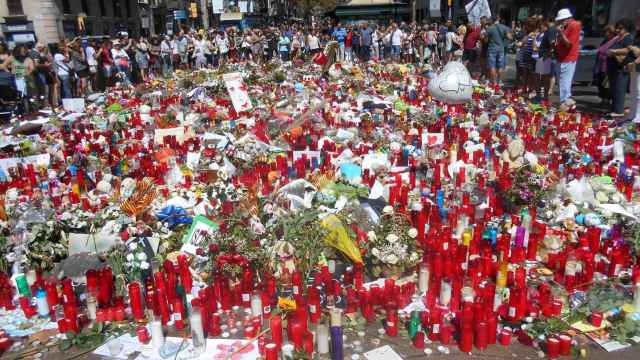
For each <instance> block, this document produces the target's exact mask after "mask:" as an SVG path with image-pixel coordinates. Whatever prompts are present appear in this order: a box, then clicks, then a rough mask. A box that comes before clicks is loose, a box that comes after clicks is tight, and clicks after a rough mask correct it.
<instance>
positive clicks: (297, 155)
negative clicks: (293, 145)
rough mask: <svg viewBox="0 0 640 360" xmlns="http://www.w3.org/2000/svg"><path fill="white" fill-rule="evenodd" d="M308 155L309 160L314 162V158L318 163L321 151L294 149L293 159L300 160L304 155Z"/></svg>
mask: <svg viewBox="0 0 640 360" xmlns="http://www.w3.org/2000/svg"><path fill="white" fill-rule="evenodd" d="M303 155H304V156H306V157H307V160H310V161H311V162H312V163H313V159H316V161H317V162H318V163H320V151H294V152H293V161H298V159H301V158H302V156H303Z"/></svg>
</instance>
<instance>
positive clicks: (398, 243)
mask: <svg viewBox="0 0 640 360" xmlns="http://www.w3.org/2000/svg"><path fill="white" fill-rule="evenodd" d="M382 212H383V213H382V216H381V217H380V223H379V224H378V225H377V226H376V227H375V228H374V230H371V231H369V232H368V233H367V239H368V241H367V242H366V244H364V245H363V246H365V248H366V253H365V262H366V263H367V265H368V266H367V267H368V268H369V269H370V271H371V273H372V275H373V276H374V277H380V276H386V277H399V276H400V275H402V273H403V272H404V271H405V270H406V269H407V268H410V267H413V266H415V265H416V264H417V263H418V262H419V261H420V259H421V258H422V251H421V250H420V249H419V248H418V246H417V242H416V237H417V236H418V230H417V229H415V228H413V227H412V226H411V223H410V222H409V219H408V218H407V216H406V215H404V214H400V213H396V212H395V211H394V209H393V207H391V206H386V207H385V208H384V209H383V211H382Z"/></svg>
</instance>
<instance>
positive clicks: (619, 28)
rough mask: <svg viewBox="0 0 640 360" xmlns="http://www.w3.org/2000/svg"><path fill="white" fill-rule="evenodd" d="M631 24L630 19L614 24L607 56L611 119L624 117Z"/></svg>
mask: <svg viewBox="0 0 640 360" xmlns="http://www.w3.org/2000/svg"><path fill="white" fill-rule="evenodd" d="M633 30H634V29H633V22H632V21H631V20H630V19H620V20H618V21H617V22H616V33H617V37H616V41H615V42H614V43H613V45H611V47H609V50H608V51H607V54H608V55H609V58H608V62H607V63H608V65H607V66H608V70H609V84H610V85H611V102H612V106H611V114H610V115H611V117H613V118H620V117H623V116H624V100H625V96H626V95H627V88H628V87H629V80H630V73H629V69H628V66H627V64H628V63H629V62H631V61H630V59H629V57H628V55H630V54H631V51H630V50H629V47H631V46H632V45H633V37H632V36H631V32H632V31H633Z"/></svg>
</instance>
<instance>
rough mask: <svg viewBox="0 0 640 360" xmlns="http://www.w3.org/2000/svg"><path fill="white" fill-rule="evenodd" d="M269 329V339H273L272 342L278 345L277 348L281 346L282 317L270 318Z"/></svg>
mask: <svg viewBox="0 0 640 360" xmlns="http://www.w3.org/2000/svg"><path fill="white" fill-rule="evenodd" d="M269 328H270V329H271V338H272V339H273V342H275V343H276V344H278V345H277V346H278V348H279V347H280V346H282V317H281V316H280V315H274V316H273V317H271V322H270V323H269ZM267 346H269V345H267Z"/></svg>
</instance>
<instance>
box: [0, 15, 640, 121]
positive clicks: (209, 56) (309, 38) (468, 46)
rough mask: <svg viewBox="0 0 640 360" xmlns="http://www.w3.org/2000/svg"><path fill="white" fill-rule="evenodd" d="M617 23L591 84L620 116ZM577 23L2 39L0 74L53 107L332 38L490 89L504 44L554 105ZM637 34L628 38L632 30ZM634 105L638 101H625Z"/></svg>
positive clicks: (527, 81) (361, 54)
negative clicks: (454, 67)
mask: <svg viewBox="0 0 640 360" xmlns="http://www.w3.org/2000/svg"><path fill="white" fill-rule="evenodd" d="M638 19H639V20H638V21H637V22H636V24H635V25H634V23H633V21H631V20H628V19H623V20H620V21H618V22H617V23H616V24H615V26H609V27H607V28H606V38H605V40H604V41H603V43H602V45H601V46H600V48H599V49H598V56H597V61H596V67H595V69H594V82H595V84H596V85H597V86H598V89H599V94H600V96H601V97H602V99H603V103H606V104H609V106H610V107H611V116H612V117H623V116H624V115H625V114H624V99H625V95H626V93H627V88H628V86H629V83H631V86H630V89H631V92H632V97H633V99H634V100H636V99H637V97H638V92H639V91H638V87H640V80H638V79H639V78H638V75H637V74H638V72H637V71H636V69H637V67H638V66H640V65H638V63H639V62H638V61H639V60H638V59H640V49H639V46H640V35H638V34H640V32H639V31H636V27H637V28H638V29H640V16H639V17H638ZM581 27H582V25H581V23H580V21H578V20H576V19H574V18H573V15H572V14H571V12H570V11H569V10H568V9H562V10H560V11H559V12H558V14H557V16H555V17H553V18H549V19H545V18H544V17H542V16H532V17H530V18H528V19H527V20H525V21H522V22H518V23H515V22H514V23H512V24H511V26H507V25H505V24H502V23H501V22H500V20H499V19H490V18H484V17H483V18H482V19H481V20H480V23H479V24H472V23H467V24H458V25H457V26H456V25H454V23H453V22H452V21H451V20H447V21H444V22H431V23H425V24H416V23H411V24H407V23H404V22H402V23H390V24H389V25H387V26H385V25H382V24H372V23H369V22H366V21H363V22H360V23H357V24H348V25H343V24H341V23H335V24H331V23H329V22H324V23H321V24H315V25H314V26H309V25H301V24H296V23H294V24H289V25H282V26H280V27H263V28H252V29H245V30H242V31H240V30H238V29H236V28H233V27H232V28H228V29H225V30H216V29H208V30H204V29H201V30H199V31H195V30H190V31H189V30H187V29H184V31H180V32H179V33H177V34H175V35H174V36H168V35H167V36H151V37H149V38H145V37H140V38H137V39H134V38H131V37H129V36H128V34H126V33H122V34H120V35H119V36H118V37H117V38H113V39H108V38H106V39H104V40H102V41H97V40H92V41H88V42H83V41H82V39H81V38H76V39H74V40H72V41H61V42H60V43H59V44H57V46H52V47H48V46H45V45H44V44H41V43H36V44H19V45H17V46H15V48H14V49H13V50H12V51H11V52H9V50H8V49H7V47H6V46H4V45H2V44H0V72H1V71H4V72H5V73H7V72H9V73H10V74H11V75H12V76H13V77H14V79H15V85H16V89H17V91H18V92H19V93H20V94H22V95H23V97H24V98H28V99H31V101H30V102H29V103H28V104H27V106H29V105H31V106H37V105H34V103H36V101H35V100H38V101H39V104H40V106H45V107H50V108H51V109H55V108H56V107H57V105H59V103H60V99H61V98H68V97H79V96H83V95H86V94H88V93H89V92H93V91H99V90H103V89H105V87H108V86H110V85H113V84H114V83H115V82H129V83H134V84H135V83H140V82H144V81H146V80H147V79H149V78H153V77H157V76H167V75H170V74H171V73H172V72H173V71H174V70H177V69H181V70H190V69H197V68H203V67H210V68H217V67H220V66H224V65H225V64H226V63H228V62H245V61H252V62H256V63H263V62H265V61H270V60H271V59H272V58H274V57H279V58H280V59H281V60H282V61H304V60H308V59H309V58H310V57H312V56H314V55H315V54H316V53H318V52H320V51H322V50H323V49H324V47H325V46H326V45H327V44H328V43H329V42H330V41H335V42H337V44H338V54H337V58H338V59H337V60H338V61H341V62H356V63H358V62H367V61H383V62H401V63H413V64H417V65H423V64H430V65H432V66H436V67H438V66H440V65H442V64H445V63H447V62H448V61H451V60H459V61H462V62H463V63H464V64H465V65H466V66H467V67H468V69H469V70H470V71H471V72H472V74H473V75H474V77H476V78H478V79H481V80H486V81H487V82H488V83H490V84H491V85H493V86H500V85H502V76H503V71H504V69H505V67H506V64H507V53H508V51H509V50H510V49H512V50H514V51H515V52H516V56H515V57H516V68H517V75H516V84H515V85H516V86H520V87H521V88H523V89H524V90H525V94H528V95H529V96H530V97H531V98H532V99H533V100H536V99H538V100H543V99H548V97H549V96H550V95H551V94H552V92H553V89H554V87H555V84H556V83H557V84H558V88H559V97H560V107H561V108H567V109H568V108H571V107H572V106H574V105H575V101H574V100H573V99H572V94H571V87H572V80H573V77H574V73H575V71H576V62H577V60H578V56H579V50H580V46H581V44H580V42H581V33H582V28H581ZM634 32H635V34H636V35H635V38H634V37H633V36H632V34H633V33H634ZM633 103H634V104H635V103H636V101H633ZM631 110H632V111H631V115H630V116H631V118H630V119H633V120H634V121H636V122H640V109H638V107H637V106H632V109H631Z"/></svg>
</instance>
